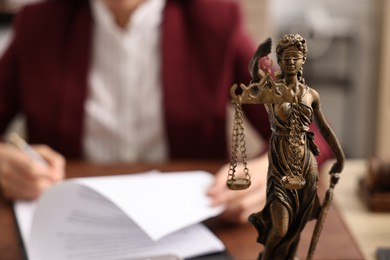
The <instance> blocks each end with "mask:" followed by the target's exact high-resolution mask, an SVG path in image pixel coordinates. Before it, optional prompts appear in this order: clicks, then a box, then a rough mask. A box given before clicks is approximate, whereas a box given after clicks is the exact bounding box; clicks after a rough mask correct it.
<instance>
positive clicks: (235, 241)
mask: <svg viewBox="0 0 390 260" xmlns="http://www.w3.org/2000/svg"><path fill="white" fill-rule="evenodd" d="M220 165H222V164H221V163H217V162H193V161H191V162H175V163H169V164H154V165H150V164H136V165H125V164H123V165H115V166H112V165H98V164H86V163H78V162H72V163H68V166H67V177H68V178H71V177H76V176H103V175H114V174H124V173H135V172H143V171H146V170H151V169H159V170H161V171H183V170H206V171H209V172H216V171H217V170H218V169H219V167H220ZM324 190H325V189H323V188H321V190H320V195H321V193H324ZM206 224H207V225H208V226H209V227H210V229H211V230H212V231H214V232H215V234H216V235H217V236H218V237H219V238H220V239H221V240H222V241H223V243H224V244H225V246H226V248H227V250H228V252H229V253H230V254H231V255H232V256H233V258H234V259H237V260H246V259H248V260H251V259H256V258H257V256H258V254H259V252H260V251H261V250H262V246H261V245H260V244H257V243H256V237H257V234H256V231H255V229H254V228H253V227H252V226H250V225H249V224H247V225H241V226H233V225H227V224H224V223H221V222H219V221H218V219H210V220H208V221H206ZM314 224H315V223H314V222H310V223H309V224H308V225H307V227H306V228H305V230H304V232H303V233H302V239H301V243H300V246H299V249H298V257H299V258H300V259H305V257H306V253H307V249H308V246H309V243H310V239H311V234H312V230H313V227H314ZM0 259H12V260H18V259H23V249H22V245H21V242H20V241H19V239H18V232H17V224H16V220H15V216H14V213H13V210H12V204H11V203H10V202H7V201H5V200H4V198H2V197H0ZM315 259H363V256H362V254H361V252H360V250H359V249H358V247H357V245H356V243H355V241H354V239H353V238H352V236H351V234H350V233H349V231H348V229H347V227H346V225H345V224H344V222H343V221H342V220H341V218H340V216H339V214H338V212H337V210H336V208H335V206H332V207H331V209H330V211H329V213H328V216H327V219H326V223H325V225H324V229H323V231H322V235H321V238H320V240H319V243H318V245H317V250H316V254H315Z"/></svg>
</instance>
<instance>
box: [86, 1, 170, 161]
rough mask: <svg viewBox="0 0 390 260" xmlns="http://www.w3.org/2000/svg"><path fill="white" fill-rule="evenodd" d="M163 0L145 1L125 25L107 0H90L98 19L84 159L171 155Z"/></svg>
mask: <svg viewBox="0 0 390 260" xmlns="http://www.w3.org/2000/svg"><path fill="white" fill-rule="evenodd" d="M164 4H165V2H164V0H145V1H144V2H143V3H142V4H141V5H140V6H139V7H138V8H137V9H136V10H135V11H134V13H133V14H132V16H131V19H130V20H129V24H128V25H127V26H126V28H125V29H120V28H119V27H118V26H116V24H115V22H114V20H113V17H112V15H111V13H110V11H109V10H108V9H107V7H106V6H105V4H104V3H103V2H102V0H91V7H92V13H93V18H94V21H95V23H94V29H93V43H92V61H91V66H90V71H89V79H88V80H89V89H88V91H89V93H88V97H87V101H86V103H85V127H84V129H85V130H84V131H85V132H84V137H83V146H84V155H85V159H87V160H92V161H99V162H121V161H122V162H124V161H126V162H131V161H148V162H153V161H154V162H156V161H163V160H166V159H167V156H168V152H167V142H166V138H165V133H164V118H163V109H162V79H161V46H160V45H161V44H160V43H161V41H160V25H161V20H162V12H163V8H164Z"/></svg>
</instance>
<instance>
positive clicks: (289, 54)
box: [279, 47, 305, 74]
mask: <svg viewBox="0 0 390 260" xmlns="http://www.w3.org/2000/svg"><path fill="white" fill-rule="evenodd" d="M304 63H305V57H304V55H303V54H302V52H301V51H299V50H298V49H297V48H296V47H290V48H287V49H286V50H284V51H283V54H282V57H281V59H280V61H279V66H280V68H281V69H282V70H283V72H284V73H286V74H297V73H298V72H299V71H300V69H301V68H302V65H303V64H304Z"/></svg>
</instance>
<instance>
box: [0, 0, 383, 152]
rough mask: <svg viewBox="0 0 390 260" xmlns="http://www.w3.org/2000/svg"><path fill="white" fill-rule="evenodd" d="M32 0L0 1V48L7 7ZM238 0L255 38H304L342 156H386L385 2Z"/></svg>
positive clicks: (6, 32) (307, 70)
mask: <svg viewBox="0 0 390 260" xmlns="http://www.w3.org/2000/svg"><path fill="white" fill-rule="evenodd" d="M36 1H37V0H0V6H1V9H0V10H1V19H0V22H1V26H0V53H1V52H2V51H3V50H4V47H5V46H6V44H7V43H8V40H9V38H10V35H11V31H10V22H9V21H10V19H11V18H12V16H11V15H10V13H11V14H12V13H13V12H15V10H17V8H19V7H20V6H22V5H24V4H27V3H30V2H36ZM240 1H241V3H242V5H243V7H244V12H245V17H246V24H247V30H248V31H249V33H250V34H251V36H252V38H253V39H254V40H255V42H257V43H260V42H262V41H263V40H264V39H266V38H267V37H269V36H271V37H272V39H273V40H274V42H276V41H277V40H278V39H279V37H280V36H281V35H283V34H285V33H299V34H301V35H302V36H304V37H305V38H306V39H307V40H308V47H309V53H308V59H307V62H306V64H305V67H304V77H305V79H306V82H307V83H308V85H309V86H310V87H312V88H315V89H317V90H318V92H319V93H320V95H321V100H322V108H323V110H324V113H325V115H326V116H327V119H328V121H329V123H330V124H331V126H332V128H333V130H334V131H335V133H336V135H337V137H338V138H339V140H340V142H341V143H342V146H343V148H344V150H345V153H346V155H347V157H349V158H366V157H369V156H379V157H383V158H390V148H388V147H389V146H390V137H389V134H388V133H387V129H388V127H389V126H390V105H387V103H389V102H388V100H390V98H387V97H388V96H389V95H390V93H389V92H390V90H388V88H389V87H388V85H389V84H390V79H389V72H390V65H389V63H390V57H389V52H390V50H389V49H390V47H389V43H390V42H389V41H390V32H389V27H390V21H389V20H390V19H389V18H388V17H386V16H388V14H390V4H389V2H390V0H374V1H372V0H344V1H337V0H316V1H311V0H295V1H288V0H272V1H270V0H268V1H267V0H240ZM387 107H388V109H387ZM387 110H389V111H387Z"/></svg>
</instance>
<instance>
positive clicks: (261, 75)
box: [227, 34, 345, 260]
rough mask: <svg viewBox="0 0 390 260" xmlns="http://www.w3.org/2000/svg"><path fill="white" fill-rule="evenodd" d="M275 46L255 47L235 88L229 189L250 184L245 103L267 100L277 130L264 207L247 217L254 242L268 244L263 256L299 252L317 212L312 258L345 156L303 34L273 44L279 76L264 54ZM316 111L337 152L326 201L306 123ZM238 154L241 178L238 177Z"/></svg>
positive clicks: (280, 256)
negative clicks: (307, 69)
mask: <svg viewBox="0 0 390 260" xmlns="http://www.w3.org/2000/svg"><path fill="white" fill-rule="evenodd" d="M271 45H272V42H271V39H270V38H268V39H267V40H266V41H265V42H263V43H262V44H260V45H259V47H258V49H257V50H256V52H255V53H254V55H253V57H252V59H251V61H250V63H249V71H250V73H251V76H252V80H251V82H250V83H249V85H248V86H246V85H244V84H242V83H241V84H240V85H237V84H234V85H233V86H232V87H231V91H230V92H231V93H230V94H231V98H232V103H233V104H234V105H235V115H234V121H233V124H234V126H233V134H232V157H231V163H230V169H229V173H228V179H227V186H228V188H229V189H232V190H242V189H246V188H248V187H249V186H250V182H251V180H250V175H249V170H248V168H247V163H246V155H245V140H244V128H243V125H242V123H243V117H242V116H243V112H242V109H241V104H264V106H265V108H266V110H267V113H268V117H269V121H270V125H271V129H272V135H271V139H270V143H269V150H268V160H269V167H268V173H267V174H268V175H267V194H266V205H265V207H264V209H263V210H261V211H260V212H256V213H253V214H251V215H250V216H249V222H250V223H251V224H252V225H253V226H254V227H255V228H256V229H257V231H258V239H257V242H259V243H261V244H263V245H264V250H263V251H262V252H261V253H260V255H259V258H258V259H262V260H263V259H272V260H274V259H277V260H279V259H295V254H296V250H297V247H298V243H299V239H300V234H301V232H302V230H303V229H304V227H305V225H306V223H307V222H308V221H310V220H314V219H316V220H317V222H316V226H315V228H314V232H313V236H312V240H311V244H310V248H309V251H308V255H307V259H312V258H313V255H314V252H315V248H316V245H317V242H318V239H319V236H320V233H321V230H322V227H323V223H324V220H325V217H326V214H327V212H328V209H329V206H330V203H331V201H332V197H333V189H334V187H335V185H336V184H337V182H338V179H339V173H340V172H341V171H342V169H343V165H344V161H345V156H344V153H343V150H342V148H341V146H340V144H339V142H338V140H337V138H336V136H335V134H334V133H333V131H332V129H331V128H330V126H329V125H328V123H327V122H326V120H325V117H324V115H323V113H322V110H321V105H320V96H319V94H318V92H317V91H316V90H314V89H312V88H310V87H309V86H308V85H307V84H306V83H305V80H304V78H303V67H302V66H303V64H304V63H305V60H306V55H307V43H306V40H305V39H304V38H303V37H302V36H300V35H298V34H287V35H284V36H283V37H282V39H281V40H280V41H279V42H278V43H277V45H276V57H277V62H278V65H279V66H280V69H281V70H280V71H278V72H276V73H275V75H273V74H272V73H271V69H270V68H271V66H272V61H270V59H269V58H268V56H267V55H268V54H269V53H270V52H271ZM313 118H314V119H315V120H316V123H317V126H318V127H319V129H320V132H321V134H322V136H323V137H324V139H325V140H326V142H327V143H328V144H329V146H330V147H331V149H332V151H333V153H334V155H335V158H336V162H335V163H334V164H333V166H332V168H331V170H330V172H329V173H330V186H329V189H328V190H327V192H326V194H325V199H324V201H323V202H322V203H321V202H320V200H319V198H318V195H317V187H318V167H317V161H316V159H315V156H316V155H319V153H320V151H319V149H318V147H317V145H316V144H315V143H314V133H312V132H310V130H309V126H310V124H311V122H312V120H313ZM239 153H240V155H241V157H242V163H243V165H244V177H236V176H235V171H236V166H237V161H238V155H239ZM257 174H262V173H257Z"/></svg>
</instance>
